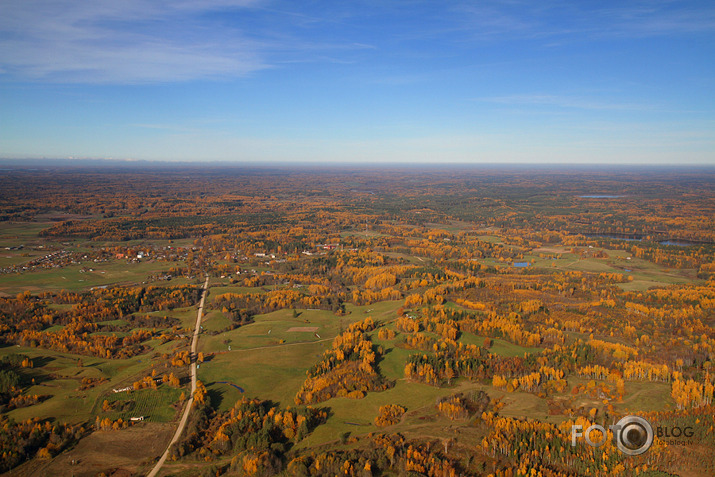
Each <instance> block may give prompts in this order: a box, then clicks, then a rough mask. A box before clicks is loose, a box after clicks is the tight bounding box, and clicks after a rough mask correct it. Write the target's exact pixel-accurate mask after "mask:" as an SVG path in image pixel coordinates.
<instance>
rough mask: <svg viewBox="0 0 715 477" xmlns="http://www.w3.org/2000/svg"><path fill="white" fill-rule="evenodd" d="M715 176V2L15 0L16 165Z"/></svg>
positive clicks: (3, 34) (4, 17)
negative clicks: (498, 166)
mask: <svg viewBox="0 0 715 477" xmlns="http://www.w3.org/2000/svg"><path fill="white" fill-rule="evenodd" d="M70 157H73V158H103V159H110V158H111V159H122V160H124V159H132V160H158V161H232V162H250V163H256V164H261V163H270V162H277V161H280V162H301V161H308V162H317V163H326V164H330V163H346V162H349V163H383V162H390V163H413V162H417V163H436V164H441V163H554V164H587V163H595V164H606V165H607V164H658V165H681V164H701V165H715V2H713V1H712V0H705V1H669V0H666V1H660V0H647V1H628V0H619V1H610V0H597V1H585V0H584V1H579V0H563V1H552V0H539V1H537V0H534V1H520V0H501V1H490V0H484V1H449V0H444V1H434V0H432V1H410V0H405V1H390V0H381V1H377V0H375V1H373V0H363V1H349V0H346V1H335V0H332V1H310V0H304V1H292V2H290V1H281V0H201V1H192V0H121V1H117V0H92V1H89V2H85V1H79V0H75V1H71V0H1V1H0V158H6V159H9V158H13V159H15V158H19V159H25V158H70Z"/></svg>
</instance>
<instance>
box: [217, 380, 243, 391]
mask: <svg viewBox="0 0 715 477" xmlns="http://www.w3.org/2000/svg"><path fill="white" fill-rule="evenodd" d="M216 384H228V385H229V386H233V387H234V388H236V389H238V390H239V391H240V392H242V393H243V392H245V391H244V389H243V388H242V387H241V386H237V385H236V384H233V383H230V382H228V381H216Z"/></svg>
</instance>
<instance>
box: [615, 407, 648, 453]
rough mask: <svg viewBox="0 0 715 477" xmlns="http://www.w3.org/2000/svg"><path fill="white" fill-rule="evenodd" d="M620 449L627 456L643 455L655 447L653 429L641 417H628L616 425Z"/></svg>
mask: <svg viewBox="0 0 715 477" xmlns="http://www.w3.org/2000/svg"><path fill="white" fill-rule="evenodd" d="M616 425H617V426H619V427H617V429H618V430H619V431H618V435H617V437H616V444H617V445H618V449H619V450H620V451H621V452H623V453H624V454H626V455H641V454H642V453H644V452H645V451H647V450H648V449H650V446H651V445H653V428H652V427H651V425H650V423H649V422H648V421H646V420H645V419H643V418H642V417H639V416H626V417H624V418H623V419H621V420H620V421H618V423H617V424H616Z"/></svg>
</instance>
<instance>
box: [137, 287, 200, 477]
mask: <svg viewBox="0 0 715 477" xmlns="http://www.w3.org/2000/svg"><path fill="white" fill-rule="evenodd" d="M208 289H209V277H208V276H207V277H206V281H205V282H204V291H203V293H202V294H201V302H199V311H198V313H197V314H196V328H195V329H194V337H193V338H192V339H191V395H190V397H189V400H188V401H187V402H186V408H185V409H184V415H183V416H181V421H179V427H177V428H176V432H175V433H174V437H172V438H171V442H169V445H168V446H167V447H166V451H164V454H162V456H161V459H159V462H157V463H156V465H155V466H154V468H153V469H152V470H151V472H149V473H148V474H147V477H154V476H156V475H157V474H158V473H159V470H161V466H162V465H164V462H165V461H166V458H167V457H169V449H171V446H172V445H174V443H175V442H176V441H178V440H179V437H181V434H182V433H183V432H184V428H185V427H186V423H187V422H188V420H189V413H190V412H191V406H192V405H193V404H194V392H195V391H196V348H197V346H198V345H199V333H200V332H201V318H202V316H203V314H204V300H205V299H206V293H207V292H208Z"/></svg>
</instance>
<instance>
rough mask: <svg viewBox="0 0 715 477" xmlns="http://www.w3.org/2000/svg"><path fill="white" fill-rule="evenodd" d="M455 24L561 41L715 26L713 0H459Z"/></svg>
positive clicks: (481, 32)
mask: <svg viewBox="0 0 715 477" xmlns="http://www.w3.org/2000/svg"><path fill="white" fill-rule="evenodd" d="M453 11H454V12H456V13H457V14H458V20H456V21H455V25H461V31H462V32H466V33H467V35H466V38H468V39H472V40H475V39H476V40H494V39H497V40H498V39H504V38H509V39H542V40H548V41H549V43H548V44H547V46H558V45H560V44H561V42H563V41H566V40H568V39H570V40H573V39H578V40H596V39H604V38H637V37H656V36H664V35H688V34H694V33H701V32H712V31H713V30H714V29H715V4H713V3H712V2H674V1H672V0H662V1H661V0H641V1H634V2H610V1H603V2H596V3H592V4H588V3H585V2H572V1H563V0H546V1H542V2H533V1H530V0H523V1H522V0H513V1H502V0H491V1H490V0H487V1H484V2H479V3H476V4H475V3H471V2H470V3H466V4H459V5H457V6H455V7H453Z"/></svg>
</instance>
